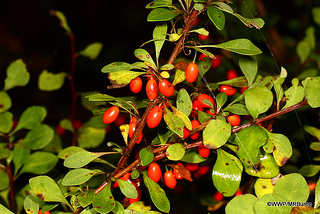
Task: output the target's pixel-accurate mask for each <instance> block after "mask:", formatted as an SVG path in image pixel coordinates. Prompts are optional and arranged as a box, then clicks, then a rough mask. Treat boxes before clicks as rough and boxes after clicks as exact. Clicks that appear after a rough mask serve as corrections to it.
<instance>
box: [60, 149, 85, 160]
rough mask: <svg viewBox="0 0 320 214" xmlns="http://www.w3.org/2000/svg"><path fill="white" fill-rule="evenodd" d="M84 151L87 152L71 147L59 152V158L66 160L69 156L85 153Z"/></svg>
mask: <svg viewBox="0 0 320 214" xmlns="http://www.w3.org/2000/svg"><path fill="white" fill-rule="evenodd" d="M83 151H86V150H85V149H83V148H80V147H77V146H69V147H67V148H65V149H63V150H62V151H60V152H59V154H58V158H61V159H63V160H65V159H66V158H67V157H68V156H69V155H72V154H74V153H77V152H83Z"/></svg>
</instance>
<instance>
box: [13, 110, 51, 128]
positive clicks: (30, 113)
mask: <svg viewBox="0 0 320 214" xmlns="http://www.w3.org/2000/svg"><path fill="white" fill-rule="evenodd" d="M46 115H47V111H46V109H45V108H44V107H42V106H31V107H29V108H27V109H26V110H25V111H24V112H23V113H22V115H21V117H20V119H19V122H18V125H17V126H16V128H15V129H14V132H16V131H18V130H20V129H29V130H30V129H33V128H35V127H37V126H38V125H40V123H41V122H42V121H43V119H44V118H45V117H46Z"/></svg>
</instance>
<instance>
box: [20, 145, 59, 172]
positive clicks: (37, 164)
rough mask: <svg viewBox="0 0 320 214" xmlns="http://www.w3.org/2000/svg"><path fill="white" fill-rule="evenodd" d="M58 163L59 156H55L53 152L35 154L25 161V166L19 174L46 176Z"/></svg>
mask: <svg viewBox="0 0 320 214" xmlns="http://www.w3.org/2000/svg"><path fill="white" fill-rule="evenodd" d="M57 162H58V158H57V156H55V155H54V154H52V153H51V152H43V151H39V152H34V153H32V154H31V155H30V156H29V157H28V158H27V159H26V160H25V162H24V165H23V167H22V169H21V171H20V172H19V174H22V173H33V174H45V173H48V172H49V171H51V170H52V169H53V168H54V167H55V165H56V164H57Z"/></svg>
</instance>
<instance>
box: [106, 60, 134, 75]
mask: <svg viewBox="0 0 320 214" xmlns="http://www.w3.org/2000/svg"><path fill="white" fill-rule="evenodd" d="M134 68H137V67H136V66H134V65H131V64H129V63H126V62H113V63H110V64H108V65H106V66H104V67H103V68H102V69H101V72H102V73H110V72H115V71H129V70H131V69H134Z"/></svg>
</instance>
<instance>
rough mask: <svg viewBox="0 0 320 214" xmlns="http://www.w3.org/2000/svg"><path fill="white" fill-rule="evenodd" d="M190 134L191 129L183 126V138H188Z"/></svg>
mask: <svg viewBox="0 0 320 214" xmlns="http://www.w3.org/2000/svg"><path fill="white" fill-rule="evenodd" d="M189 135H190V130H189V129H187V128H186V127H183V139H187V138H188V137H189Z"/></svg>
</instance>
